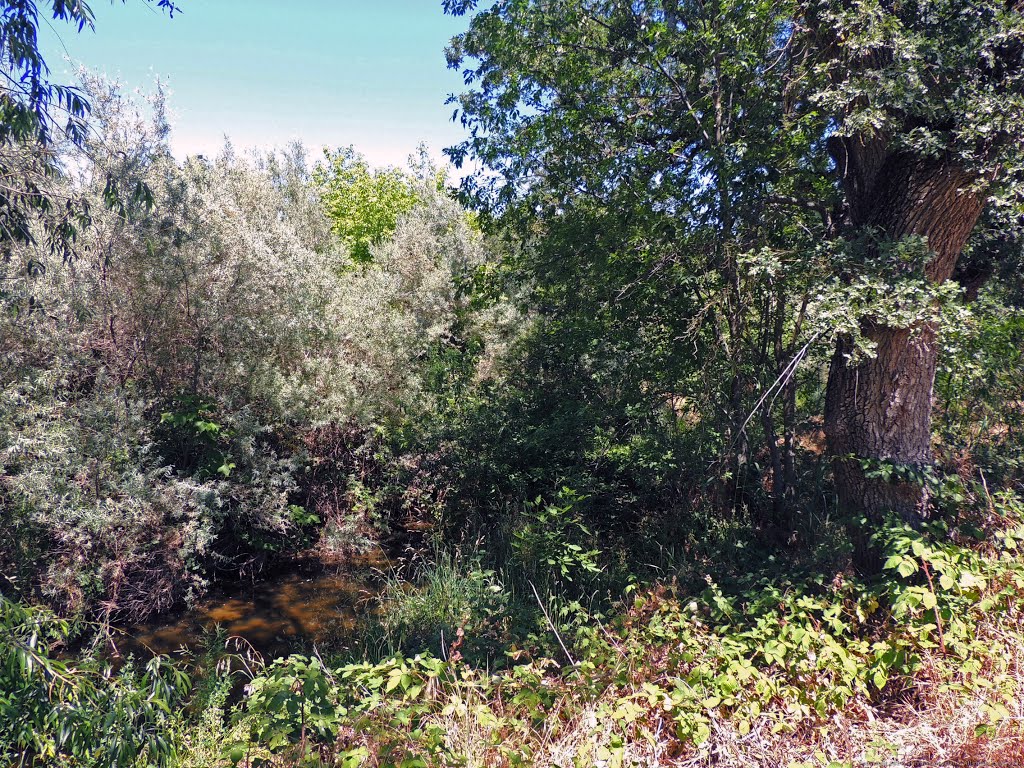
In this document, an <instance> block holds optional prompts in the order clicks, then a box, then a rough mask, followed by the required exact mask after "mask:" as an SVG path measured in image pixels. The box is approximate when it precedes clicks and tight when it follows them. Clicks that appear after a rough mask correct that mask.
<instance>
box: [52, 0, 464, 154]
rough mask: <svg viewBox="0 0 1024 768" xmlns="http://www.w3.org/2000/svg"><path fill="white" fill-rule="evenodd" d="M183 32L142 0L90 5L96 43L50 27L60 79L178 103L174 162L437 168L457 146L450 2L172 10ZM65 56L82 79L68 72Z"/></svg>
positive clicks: (314, 2) (259, 0)
mask: <svg viewBox="0 0 1024 768" xmlns="http://www.w3.org/2000/svg"><path fill="white" fill-rule="evenodd" d="M176 2H177V4H178V5H179V6H180V7H181V8H182V12H181V13H176V14H175V15H174V18H173V19H171V18H168V17H167V14H166V13H164V12H162V11H158V10H156V9H155V8H154V7H153V6H151V5H149V4H147V3H146V2H144V0H127V2H126V3H125V4H124V5H122V4H121V2H120V0H115V2H114V3H113V4H111V3H109V2H107V0H94V2H92V3H90V5H91V6H92V8H93V10H94V12H95V14H96V31H95V32H91V31H89V30H88V29H87V30H85V31H83V32H82V33H81V34H78V33H77V32H76V31H75V29H74V28H71V27H68V26H66V25H63V24H59V23H57V22H53V23H52V27H50V26H49V25H48V24H47V23H42V20H41V27H42V29H41V30H40V38H41V40H40V44H41V47H42V49H43V51H44V53H45V55H46V56H47V61H48V63H49V64H50V66H51V69H52V70H53V74H54V79H62V80H65V81H67V80H69V79H70V78H71V75H70V72H72V71H73V70H74V68H75V67H77V65H78V64H79V63H80V64H84V65H85V66H87V67H89V68H90V69H93V70H96V71H99V72H102V73H105V74H106V75H108V76H110V77H112V78H118V79H120V80H121V82H122V83H123V84H124V86H125V88H126V89H127V90H134V89H136V88H141V89H143V90H148V89H151V87H152V84H153V83H154V81H155V78H156V77H157V76H159V77H160V78H161V79H162V80H163V81H165V82H166V83H167V84H168V86H169V88H170V92H171V96H170V106H171V114H172V118H173V119H172V123H173V135H172V144H173V148H174V151H175V154H177V155H179V156H184V155H186V154H192V153H204V154H214V153H216V151H217V149H219V147H220V146H221V144H222V143H223V137H224V135H225V134H226V135H228V136H230V137H231V140H232V142H233V143H234V145H235V146H236V148H239V149H242V148H245V147H260V148H270V147H273V146H280V145H282V144H284V143H285V142H287V141H289V140H290V139H292V138H301V139H302V140H303V141H304V142H305V143H306V145H307V146H308V147H310V149H311V150H313V151H314V152H315V153H319V149H320V147H322V146H324V145H328V146H332V147H336V146H347V145H349V144H354V145H355V147H356V149H358V150H359V151H361V152H362V153H363V154H365V155H366V156H367V158H368V159H369V160H370V161H371V162H372V163H374V164H377V165H385V164H404V162H405V158H406V157H407V155H409V154H410V153H411V152H412V151H413V150H414V149H415V147H416V144H417V143H418V142H420V141H425V142H427V144H428V145H429V146H430V149H431V154H432V155H434V156H435V157H438V158H439V157H441V149H442V148H443V147H445V146H449V145H451V144H454V143H456V142H458V141H459V140H460V139H461V138H463V136H464V132H463V130H462V128H461V126H459V125H458V124H457V123H453V122H451V119H450V118H451V113H452V107H451V106H450V105H446V104H445V98H446V97H447V95H448V94H449V93H452V92H458V91H459V90H461V89H462V81H461V77H460V76H459V75H458V73H456V72H452V71H450V70H448V69H447V68H446V64H445V59H444V47H445V45H446V43H447V42H448V40H449V39H450V38H451V37H452V36H453V35H455V34H457V33H459V32H460V31H462V30H463V28H464V26H465V24H466V23H467V20H466V19H465V18H452V17H447V16H444V15H443V14H442V11H441V0H377V2H376V3H374V2H372V0H371V1H368V0H333V1H332V0H291V1H290V2H289V1H288V0H176ZM65 52H66V53H67V54H70V57H71V59H72V61H73V62H74V64H73V65H69V64H68V63H66V62H65V61H63V58H64V56H65Z"/></svg>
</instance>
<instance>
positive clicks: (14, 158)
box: [0, 0, 178, 258]
mask: <svg viewBox="0 0 1024 768" xmlns="http://www.w3.org/2000/svg"><path fill="white" fill-rule="evenodd" d="M149 1H150V2H154V3H155V5H156V6H157V7H159V8H161V9H163V10H165V11H166V12H167V13H168V14H169V15H170V16H172V17H173V15H174V13H175V11H177V10H178V8H177V6H176V5H175V4H174V3H173V2H171V0H149ZM39 5H40V3H37V2H36V1H35V0H10V1H9V2H5V3H4V4H3V6H2V7H0V246H5V245H6V244H7V243H9V242H11V243H22V244H24V243H32V242H35V240H36V238H37V237H40V236H42V238H43V239H44V241H45V244H46V246H47V248H48V250H49V251H51V252H53V253H60V254H61V255H63V256H64V257H65V258H67V257H70V256H71V255H72V254H73V252H74V241H75V238H76V236H77V235H78V233H79V232H80V231H81V230H82V229H83V228H84V227H86V226H88V223H89V211H90V209H89V206H88V203H87V201H85V200H84V199H82V198H78V197H75V196H74V195H72V194H69V192H68V190H67V189H60V185H59V184H58V183H56V180H57V179H58V178H59V177H60V175H61V171H62V168H61V164H60V161H59V157H58V153H57V146H56V145H57V144H59V143H60V142H62V141H69V142H71V143H72V144H76V145H81V144H82V142H83V141H84V140H85V137H86V135H87V118H88V114H89V109H90V105H89V101H88V99H86V98H85V96H84V95H83V93H82V92H81V90H80V89H78V88H76V87H74V86H68V85H62V84H59V83H55V82H53V81H52V80H50V68H49V66H48V65H47V63H46V61H45V60H44V59H43V56H42V54H41V53H40V51H39V43H38V33H39ZM42 5H43V6H44V8H46V7H47V6H49V7H48V8H46V10H45V11H44V13H49V14H50V15H52V17H53V20H54V21H55V22H59V23H63V24H66V25H68V26H70V27H71V28H74V29H77V31H78V32H82V31H83V30H84V29H86V28H89V29H90V30H91V29H93V28H94V26H95V17H94V15H93V12H92V9H91V8H90V7H89V6H88V5H87V4H86V3H85V2H82V0H50V2H46V3H43V4H42ZM44 22H45V23H49V22H47V21H46V19H45V18H44ZM123 192H127V193H128V194H129V195H130V196H131V197H132V198H133V199H136V200H139V199H142V200H145V199H147V198H148V192H147V191H146V190H145V189H144V188H138V189H133V190H127V191H125V190H119V189H118V188H117V187H116V185H115V183H114V181H113V179H107V185H106V188H105V199H106V201H107V202H108V203H114V202H118V201H119V199H120V198H119V196H120V195H121V194H122V193H123ZM33 223H34V226H33ZM5 249H6V248H5Z"/></svg>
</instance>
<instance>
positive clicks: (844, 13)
mask: <svg viewBox="0 0 1024 768" xmlns="http://www.w3.org/2000/svg"><path fill="white" fill-rule="evenodd" d="M446 8H447V9H448V10H449V12H452V13H456V14H462V13H469V12H471V11H476V12H475V14H474V15H473V16H472V19H471V21H470V22H469V27H468V30H467V31H466V32H465V33H464V34H462V35H460V36H458V37H457V38H455V39H454V40H453V41H452V45H451V48H450V51H449V61H450V63H451V65H452V66H453V67H456V68H460V69H462V71H463V73H464V76H465V80H466V83H467V85H468V86H470V88H469V89H468V90H467V91H466V92H465V93H463V94H461V95H460V96H458V97H455V98H454V101H455V103H456V105H457V109H458V114H459V115H461V118H462V120H463V122H464V124H465V125H466V126H467V127H468V128H469V129H470V138H469V139H468V140H467V141H466V142H464V143H463V144H462V145H460V146H458V147H455V148H454V149H453V150H451V153H452V156H453V158H454V159H455V160H456V161H461V160H462V159H463V158H465V157H466V156H468V155H472V156H474V157H477V158H479V159H480V160H482V161H483V162H484V163H485V165H487V166H488V167H489V168H491V169H492V170H493V171H494V172H495V173H494V174H492V175H491V176H490V177H489V178H488V179H486V180H484V181H483V182H480V181H476V180H470V181H469V182H468V183H467V189H466V191H467V192H468V193H470V194H471V195H473V196H474V197H475V198H476V200H477V203H478V204H479V205H480V206H482V207H483V208H484V209H485V210H489V211H493V212H495V213H497V214H500V215H501V216H502V219H503V221H505V222H511V223H512V224H513V225H514V226H516V227H517V228H518V229H519V231H521V232H522V233H524V236H526V237H532V238H534V239H535V240H537V241H538V243H539V244H538V246H537V249H536V250H535V251H533V253H534V254H537V257H535V258H531V259H530V261H529V262H528V263H527V264H525V266H524V268H525V270H526V271H527V273H528V274H529V275H530V276H531V277H532V278H533V279H534V280H535V281H536V283H535V284H536V285H537V286H538V288H539V289H540V291H541V293H540V294H539V296H538V298H539V299H540V302H539V303H540V306H542V307H545V308H546V311H547V312H548V313H549V314H553V315H556V316H562V317H564V318H572V322H573V324H574V326H575V327H576V328H577V329H578V333H579V335H580V336H581V337H584V338H586V337H587V335H588V333H591V332H595V331H596V332H597V333H599V334H600V335H601V336H602V337H604V338H607V337H608V335H609V334H608V329H611V330H612V331H613V332H615V331H617V332H618V333H621V332H622V331H625V333H624V334H623V335H622V337H621V338H622V340H623V345H624V346H625V348H626V349H628V350H630V352H631V353H632V356H633V357H634V359H636V360H637V361H638V362H637V364H636V367H635V368H634V369H633V371H631V372H628V373H627V374H625V375H624V377H623V379H622V380H623V381H624V382H625V383H626V385H627V387H631V388H632V390H633V392H634V393H635V397H637V398H639V397H640V396H641V395H643V394H644V393H647V395H648V397H649V398H652V399H657V398H659V397H661V398H663V401H664V399H665V398H664V395H665V393H672V394H673V395H675V394H681V395H683V396H684V397H685V398H687V400H688V401H689V402H690V403H698V404H701V403H702V401H703V404H702V407H700V408H698V413H699V418H698V419H697V421H698V423H699V424H700V428H704V429H708V430H709V432H710V433H711V436H715V435H717V438H718V439H717V444H718V446H719V453H720V456H721V461H720V463H719V468H720V470H722V472H723V475H724V478H725V480H726V482H725V484H724V486H723V490H724V491H725V492H726V493H727V494H728V499H727V501H728V502H729V503H730V504H735V503H737V502H739V503H743V498H744V496H745V495H746V491H745V490H744V488H747V489H749V488H751V487H757V486H760V487H765V486H767V487H770V488H771V489H772V493H773V496H774V497H775V499H774V500H775V502H776V509H779V508H780V506H781V505H783V504H784V503H785V501H786V496H787V495H789V494H790V493H791V489H792V487H793V483H794V480H795V454H796V450H797V447H796V444H795V439H794V436H795V432H796V428H797V426H798V425H797V423H796V422H797V414H796V404H797V397H796V386H795V383H796V382H798V381H799V375H800V372H801V370H803V371H807V375H808V376H809V383H813V382H815V381H816V380H817V375H816V374H815V372H814V371H813V369H811V368H809V367H808V366H814V367H819V369H820V367H824V366H825V365H828V367H829V369H830V371H831V374H830V383H829V386H828V390H827V397H826V398H825V402H824V403H823V404H821V405H819V406H818V407H819V408H823V409H824V411H825V421H826V428H827V431H828V439H829V447H830V450H831V453H832V456H833V463H834V466H835V467H836V473H835V478H836V484H837V490H838V495H839V501H840V506H841V507H842V508H843V509H844V511H846V512H850V513H853V514H859V513H860V514H863V513H866V514H867V515H868V516H869V517H871V518H874V519H877V518H878V517H879V516H880V515H882V514H883V513H884V512H885V511H886V510H894V511H897V512H899V513H901V514H903V515H904V517H906V518H908V519H910V518H915V517H919V516H920V515H922V514H926V513H927V493H926V492H925V491H924V489H923V487H922V484H921V482H920V481H919V480H918V479H915V478H917V477H919V476H920V475H921V474H922V472H924V470H926V469H927V467H928V466H929V465H930V463H931V460H932V459H931V453H930V429H929V427H930V394H931V390H932V382H933V379H934V373H935V366H936V359H937V355H938V351H939V335H938V334H939V330H940V328H941V318H942V316H943V312H944V311H945V310H944V308H948V307H950V306H952V305H953V304H955V303H957V302H959V301H960V300H961V293H960V291H959V290H958V284H957V283H956V282H951V281H950V278H951V277H954V276H955V277H957V278H958V279H959V281H960V283H961V284H962V285H963V286H965V287H966V288H967V289H968V290H969V291H976V290H977V289H978V286H979V285H980V284H981V282H982V281H983V279H984V277H985V276H986V275H988V274H992V273H996V272H998V269H996V266H997V265H994V264H993V262H997V261H998V260H1000V259H1005V258H1007V257H1008V256H1009V257H1010V258H1019V256H1016V254H1019V245H1018V244H1019V232H1020V212H1021V211H1020V204H1021V203H1020V200H1021V198H1020V181H1021V179H1020V161H1021V146H1022V142H1021V138H1022V137H1021V135H1020V131H1021V126H1022V125H1024V123H1022V118H1024V111H1022V108H1024V101H1022V98H1024V89H1022V85H1024V81H1022V78H1024V62H1022V55H1024V19H1022V16H1021V9H1020V8H1019V7H1018V4H1016V3H1013V2H1005V0H972V1H971V2H963V1H962V0H900V1H898V2H890V1H889V0H790V1H789V2H767V1H765V0H718V1H716V2H690V1H689V0H651V1H650V2H624V1H623V0H554V1H553V2H548V1H545V2H519V1H518V0H507V1H506V0H498V2H495V3H492V4H488V5H487V6H486V7H484V6H481V9H480V10H479V11H477V10H476V9H477V3H476V2H473V0H451V2H448V3H446ZM979 222H980V223H979ZM965 251H966V253H967V258H965V259H964V260H963V261H962V262H960V257H961V254H963V253H964V252H965ZM958 263H960V264H961V266H960V268H959V269H957V264H958ZM581 285H582V286H583V288H582V290H580V289H579V288H580V286H581ZM947 314H948V313H947ZM593 318H598V319H599V320H601V324H600V325H599V326H597V327H595V325H594V323H593ZM640 329H644V330H645V331H646V332H645V333H637V331H639V330H640ZM652 333H653V334H654V335H653V337H652V336H651V334H652ZM595 335H596V334H595ZM613 335H614V334H613ZM630 335H634V336H635V337H636V338H638V339H642V342H641V344H642V346H640V347H638V346H637V345H635V344H633V343H630V341H629V336H630ZM590 338H594V336H591V337H590ZM652 339H659V340H660V343H655V344H652V343H651V340H652ZM602 343H604V342H601V341H597V342H596V344H598V345H601V344H602ZM581 347H586V344H585V343H583V342H581ZM830 347H831V348H832V349H834V350H835V354H834V355H833V357H832V359H831V362H830V363H829V362H828V361H827V359H826V355H825V354H824V353H825V352H826V351H827V350H828V349H829V348H830ZM617 357H618V359H622V355H621V353H620V354H618V355H617ZM651 361H654V362H655V364H653V365H651V364H650V363H651ZM672 379H674V380H675V381H674V382H673V381H672ZM808 395H809V396H810V397H815V396H816V394H815V389H814V388H811V389H810V390H809V392H808ZM819 402H820V401H819ZM756 442H759V443H760V444H761V448H760V449H758V448H757V447H756ZM712 444H714V443H712ZM759 457H766V460H765V459H764V458H759ZM755 464H758V465H760V466H757V467H755V466H754V465H755ZM880 464H889V465H894V466H896V467H897V468H898V471H897V476H898V477H899V478H900V479H899V480H898V481H897V482H891V481H889V480H885V479H882V478H880V477H879V476H878V475H877V472H876V470H877V469H878V467H879V465H880ZM744 476H747V477H750V480H749V481H747V482H746V483H744V481H743V478H744Z"/></svg>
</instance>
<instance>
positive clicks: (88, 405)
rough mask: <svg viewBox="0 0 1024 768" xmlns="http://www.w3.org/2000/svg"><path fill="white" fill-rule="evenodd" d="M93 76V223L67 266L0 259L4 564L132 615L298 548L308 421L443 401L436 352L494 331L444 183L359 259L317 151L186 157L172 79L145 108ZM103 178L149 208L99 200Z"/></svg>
mask: <svg viewBox="0 0 1024 768" xmlns="http://www.w3.org/2000/svg"><path fill="white" fill-rule="evenodd" d="M82 78H83V86H82V90H83V94H84V95H85V96H86V97H87V98H88V99H89V101H90V103H91V104H92V113H91V118H90V131H89V134H88V137H87V139H86V140H85V141H84V142H82V143H81V145H75V144H71V145H67V146H66V147H64V151H65V153H66V154H65V155H64V156H63V158H62V161H63V162H64V163H65V165H66V167H67V168H68V169H72V170H73V172H74V175H73V176H69V177H68V178H65V179H64V180H63V181H61V184H62V187H61V188H62V189H64V190H67V191H68V193H69V194H72V193H73V194H75V195H79V196H81V197H83V198H84V199H86V200H87V201H92V202H94V203H95V204H94V205H93V220H92V223H91V225H90V227H89V228H88V229H86V230H84V231H83V232H82V233H80V234H79V236H78V241H77V244H76V252H77V255H76V258H75V259H73V260H70V261H65V260H63V259H60V258H56V257H53V256H52V255H51V254H49V252H48V250H47V249H46V248H45V246H44V245H41V244H37V243H36V242H26V243H21V244H17V245H14V246H12V249H11V252H10V255H9V258H8V259H6V260H5V261H3V262H0V317H2V321H0V436H2V438H3V439H2V442H0V446H2V447H0V502H2V504H3V506H4V508H5V509H10V510H14V511H15V514H13V515H12V516H10V517H5V518H4V520H3V521H2V523H0V524H2V526H3V529H2V532H3V534H4V537H3V541H4V543H3V544H2V545H0V573H4V574H5V575H6V574H11V573H13V574H15V575H17V576H18V577H19V580H20V581H21V582H22V583H23V584H25V586H26V587H29V586H34V587H36V588H39V589H41V590H42V591H43V592H44V594H46V595H48V596H49V598H50V599H51V600H52V601H53V602H54V603H55V604H58V605H60V606H62V607H64V608H65V609H69V610H73V609H93V610H95V609H96V608H97V607H98V606H99V607H101V608H103V609H105V610H107V611H108V612H110V613H125V614H130V615H132V616H135V617H139V616H142V615H145V614H147V613H149V612H151V611H153V610H161V609H165V608H167V607H169V606H171V605H173V604H174V603H176V602H177V601H180V600H181V599H182V598H183V597H186V596H187V595H188V594H189V593H193V594H194V593H196V592H197V591H200V590H202V588H203V586H204V581H203V574H204V572H205V569H206V568H207V567H209V566H210V565H211V564H213V563H217V564H219V566H220V567H236V568H246V567H250V564H251V563H252V562H253V561H254V558H256V556H257V555H254V554H253V553H254V552H255V553H257V554H258V553H259V552H265V551H267V550H268V549H269V550H273V549H274V548H275V547H281V546H283V544H281V542H286V541H288V540H289V537H292V536H294V535H296V523H295V522H294V516H295V515H294V509H293V505H294V504H296V503H297V502H296V499H297V498H298V495H297V491H298V488H299V484H300V481H301V477H302V468H303V462H304V461H305V459H304V454H303V450H302V448H301V445H302V443H301V439H300V437H301V433H302V430H304V429H306V428H308V427H310V426H312V425H315V424H319V423H324V422H351V421H356V422H358V423H359V424H361V425H362V426H363V427H365V428H367V429H369V428H372V427H373V426H375V425H383V424H387V423H391V422H393V421H395V420H401V419H403V418H405V417H407V416H408V415H410V414H415V413H418V412H420V411H422V409H424V408H428V407H429V406H430V401H431V394H430V392H429V387H427V386H426V385H425V384H424V381H425V369H426V367H427V365H428V364H429V362H430V359H431V356H432V355H433V354H434V353H435V352H436V350H437V349H438V348H440V347H444V346H445V345H451V344H458V343H459V339H460V338H461V334H464V333H469V332H475V331H473V329H475V328H480V329H482V330H481V331H480V332H484V330H485V326H486V327H490V325H493V326H495V327H497V324H496V323H494V322H492V321H491V319H489V318H488V317H486V316H484V315H481V314H478V315H476V316H473V315H471V313H469V312H468V311H467V303H466V300H465V299H464V297H463V296H462V292H461V290H460V289H459V285H460V283H461V280H462V279H463V275H464V274H465V273H466V272H467V271H469V270H472V269H473V268H474V267H475V266H476V265H478V264H480V263H482V262H483V261H484V259H485V252H484V249H483V244H482V241H481V237H480V236H479V234H478V233H477V232H475V231H474V230H473V228H472V227H471V226H470V224H469V222H468V220H467V218H466V215H465V213H464V212H463V211H462V209H461V208H460V207H459V206H458V205H457V204H456V203H455V202H453V200H452V199H451V197H450V196H449V195H447V194H446V193H445V192H444V191H442V190H439V189H437V186H436V185H433V186H432V187H430V188H429V189H426V190H424V191H423V192H422V194H421V195H419V196H418V198H417V199H418V200H420V201H421V202H420V203H419V204H418V205H417V207H416V208H414V209H413V210H411V211H409V212H408V213H407V214H406V215H405V216H404V217H403V218H402V219H400V220H399V221H398V222H397V228H396V231H395V233H394V236H393V237H391V238H389V239H387V240H385V241H383V242H381V243H380V244H379V245H377V246H375V250H374V258H373V262H372V263H370V264H367V265H364V266H361V267H359V268H357V269H353V268H352V260H351V258H350V257H349V255H348V253H347V252H346V251H345V249H344V247H343V246H342V245H341V244H340V243H338V242H337V240H335V239H333V238H332V237H331V236H330V231H329V229H330V225H329V222H330V220H329V218H328V217H327V216H326V213H325V211H324V209H323V207H321V206H320V205H319V202H320V200H319V189H318V188H317V187H316V186H315V185H314V184H313V183H312V179H311V172H310V171H309V170H308V168H307V167H306V166H305V163H304V160H303V158H304V153H303V151H302V150H301V148H296V147H292V148H289V149H287V150H286V151H285V152H283V153H279V154H277V155H275V156H272V157H266V156H263V157H256V158H252V159H250V158H246V157H242V156H239V155H238V154H237V153H236V152H235V151H234V150H233V149H232V148H231V147H230V145H228V146H226V147H225V148H224V149H223V150H222V152H221V153H220V154H218V155H217V156H216V157H215V158H212V159H205V158H202V157H192V158H188V159H186V160H184V161H178V160H176V159H175V158H174V157H173V156H172V154H171V152H170V149H169V145H168V137H169V130H170V129H169V126H168V123H167V119H166V111H165V104H164V95H163V93H162V91H161V90H160V89H159V87H158V88H157V90H156V92H155V93H154V94H153V95H152V96H151V97H150V99H149V102H148V104H147V105H145V107H144V108H140V106H139V105H138V104H136V103H135V102H133V101H132V100H131V99H128V98H126V97H125V96H124V95H123V94H122V93H121V92H120V90H119V88H118V87H117V86H116V85H115V84H111V83H109V82H106V81H104V80H103V79H101V78H98V77H95V76H92V75H89V74H87V73H84V74H83V75H82ZM108 178H114V179H116V182H117V183H118V184H119V185H125V186H127V187H131V186H134V185H136V184H141V185H144V186H145V187H146V188H147V189H148V190H150V191H151V193H152V204H151V205H150V204H148V202H147V201H136V200H126V201H123V203H122V204H120V205H116V206H107V205H104V204H102V202H101V201H102V200H103V197H104V195H105V194H106V192H105V190H106V189H107V187H108V183H107V179H108ZM34 226H38V227H40V228H42V227H44V226H45V225H44V224H43V223H41V222H38V221H36V222H35V223H34ZM275 542H277V543H275Z"/></svg>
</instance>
